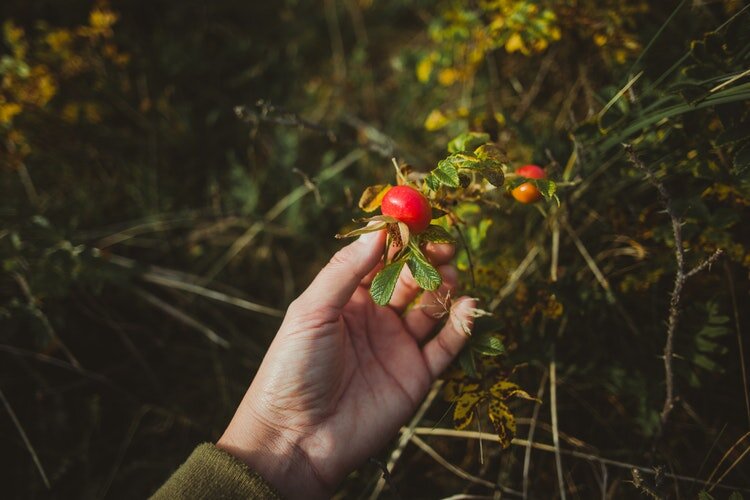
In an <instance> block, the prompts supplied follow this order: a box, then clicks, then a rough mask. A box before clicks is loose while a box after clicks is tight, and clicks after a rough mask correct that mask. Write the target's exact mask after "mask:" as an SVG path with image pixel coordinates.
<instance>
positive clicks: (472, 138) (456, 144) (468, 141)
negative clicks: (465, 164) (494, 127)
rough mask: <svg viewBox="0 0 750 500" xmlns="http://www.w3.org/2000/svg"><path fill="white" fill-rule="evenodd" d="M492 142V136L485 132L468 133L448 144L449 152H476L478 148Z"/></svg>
mask: <svg viewBox="0 0 750 500" xmlns="http://www.w3.org/2000/svg"><path fill="white" fill-rule="evenodd" d="M489 141H490V135H489V134H485V133H483V132H481V133H480V132H466V133H463V134H461V135H459V136H458V137H456V138H455V139H453V140H452V141H451V142H449V143H448V152H449V153H457V152H459V151H474V150H475V149H476V148H478V147H479V146H481V145H482V144H484V143H485V142H489Z"/></svg>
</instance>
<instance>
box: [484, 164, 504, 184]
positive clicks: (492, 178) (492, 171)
mask: <svg viewBox="0 0 750 500" xmlns="http://www.w3.org/2000/svg"><path fill="white" fill-rule="evenodd" d="M482 176H483V177H484V178H485V179H487V182H489V183H490V184H492V185H493V186H495V187H501V186H502V185H503V184H504V183H505V173H504V172H503V169H502V168H501V167H499V166H486V167H484V168H482Z"/></svg>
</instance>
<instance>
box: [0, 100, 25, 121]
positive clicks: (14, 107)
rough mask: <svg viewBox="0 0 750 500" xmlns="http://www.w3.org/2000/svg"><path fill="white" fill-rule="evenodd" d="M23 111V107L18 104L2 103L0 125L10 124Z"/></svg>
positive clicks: (0, 104) (0, 106) (0, 105)
mask: <svg viewBox="0 0 750 500" xmlns="http://www.w3.org/2000/svg"><path fill="white" fill-rule="evenodd" d="M21 110H22V108H21V105H20V104H18V103H15V102H9V103H0V124H3V125H4V124H6V123H10V122H11V121H12V120H13V117H14V116H16V115H17V114H19V113H20V112H21Z"/></svg>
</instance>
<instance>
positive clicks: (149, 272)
mask: <svg viewBox="0 0 750 500" xmlns="http://www.w3.org/2000/svg"><path fill="white" fill-rule="evenodd" d="M746 9H747V6H745V5H744V2H741V1H737V0H723V1H705V2H692V1H691V2H688V1H682V2H680V3H677V2H645V1H628V2H619V1H614V0H606V1H593V0H564V1H554V2H553V1H527V0H486V1H485V0H478V1H471V2H453V1H447V0H440V1H426V0H392V1H383V2H372V1H370V0H324V1H323V2H301V1H298V0H283V1H281V0H280V1H278V2H239V1H234V0H217V1H214V2H196V1H192V0H188V1H184V2H180V3H174V2H165V1H163V0H155V1H154V0H152V1H149V2H145V1H143V0H134V1H131V2H112V3H106V2H92V1H89V0H66V1H64V2H59V1H45V0H34V1H21V0H7V1H5V2H3V3H2V5H0V21H2V42H0V189H1V191H0V193H2V196H1V197H0V261H1V262H2V269H1V270H0V390H1V391H2V393H1V395H2V398H1V399H2V402H3V407H2V410H0V415H2V416H0V443H2V444H1V446H0V467H1V468H2V469H1V470H2V471H3V473H2V477H3V478H4V479H5V481H4V482H5V484H6V485H7V486H6V487H5V490H4V492H3V496H4V497H6V498H36V497H47V496H52V497H66V498H67V497H69V498H99V497H112V498H133V497H144V496H147V495H148V494H149V493H150V492H152V491H153V490H154V489H155V488H156V487H157V486H158V485H159V484H160V483H161V482H162V481H163V480H164V479H165V478H166V477H168V475H169V474H170V472H171V471H172V470H173V469H174V468H175V467H176V466H177V465H178V464H179V463H181V461H182V460H184V459H185V457H186V456H187V455H188V454H189V452H190V451H191V449H192V448H193V447H194V446H195V445H196V444H197V443H199V442H201V441H205V440H214V439H216V438H217V436H218V435H219V433H220V432H221V431H222V430H223V426H224V425H226V423H227V422H228V420H229V418H230V416H231V415H232V413H233V411H234V408H235V405H236V404H237V402H238V401H239V399H240V397H241V395H242V393H243V392H244V389H245V388H246V386H247V384H248V382H249V380H250V379H251V378H252V376H253V373H254V370H255V369H256V368H257V366H258V364H259V362H260V360H261V359H262V356H263V353H264V351H265V348H266V347H267V345H268V343H269V342H270V340H271V339H272V337H273V335H274V333H275V330H276V328H277V327H278V324H279V321H280V320H279V317H280V315H282V314H283V311H284V309H285V307H286V305H287V304H288V303H289V302H290V301H291V300H292V298H293V297H295V296H296V294H298V293H299V292H300V291H301V290H302V289H303V288H304V287H305V285H306V284H307V283H308V282H309V280H310V279H311V277H312V276H313V275H314V274H315V273H316V271H317V270H318V269H319V268H320V266H322V265H323V264H324V263H325V262H326V260H327V259H328V257H329V256H330V255H331V253H332V252H333V251H334V250H335V248H336V247H337V246H338V242H337V241H335V240H334V239H333V237H332V236H333V235H334V234H335V233H336V232H338V231H339V230H340V229H341V228H342V227H345V226H347V225H348V224H349V223H350V222H351V219H352V217H356V216H358V214H359V211H358V209H357V206H356V201H357V199H358V196H359V193H360V192H361V190H362V189H363V188H364V187H365V186H367V185H371V184H376V183H382V182H388V181H390V180H391V179H392V175H393V171H392V167H391V166H390V158H391V157H397V158H399V159H401V160H403V161H406V162H408V163H410V164H412V165H413V166H414V167H415V168H417V169H419V170H428V169H430V168H433V167H434V165H435V163H436V162H437V160H439V159H440V158H442V157H444V155H445V146H446V144H447V142H448V141H449V140H450V139H451V138H452V137H453V136H454V135H456V134H458V133H461V132H465V131H467V130H474V131H482V132H486V133H488V134H490V136H491V138H492V139H493V140H494V141H496V142H498V143H499V144H500V145H501V146H502V147H503V148H504V149H506V150H507V153H508V156H509V158H510V165H511V167H516V166H520V165H522V164H525V163H532V162H533V163H536V164H539V165H542V166H544V167H545V169H546V171H547V173H548V175H549V176H550V177H551V178H552V179H554V180H555V181H557V183H558V192H557V195H558V197H559V199H560V205H559V206H558V205H557V204H556V203H554V202H552V203H541V204H538V205H535V206H523V205H519V204H517V203H514V202H513V201H512V200H511V199H510V198H508V197H507V196H505V195H504V194H503V193H502V190H498V191H496V192H495V193H494V194H493V195H492V196H490V197H489V198H487V199H485V200H484V201H483V202H480V203H463V204H460V205H459V206H457V207H456V211H457V213H459V214H460V215H461V217H462V219H463V220H464V221H466V222H467V226H466V227H465V235H464V239H465V240H466V245H465V247H466V248H465V249H462V250H461V251H460V252H459V255H458V263H459V265H460V267H461V269H462V271H463V276H464V279H463V282H464V284H465V287H466V289H467V290H468V291H469V292H470V293H473V294H475V295H476V296H478V297H481V298H482V299H483V303H484V304H485V308H487V309H489V310H490V311H491V312H493V313H494V315H493V317H492V318H488V319H484V320H483V321H482V322H480V324H478V329H480V330H482V331H492V332H497V333H499V334H501V335H502V337H503V339H504V345H505V350H506V354H505V356H504V358H503V360H504V363H505V365H506V366H507V367H513V366H516V367H517V369H516V370H515V372H514V374H513V375H512V378H513V380H514V381H515V382H517V383H518V384H519V385H520V386H521V387H524V388H525V389H526V390H527V391H528V392H529V393H531V394H532V395H533V394H540V400H541V403H539V404H535V403H534V402H529V401H523V400H518V401H513V402H512V403H511V404H510V407H511V409H512V410H513V412H514V413H515V415H516V418H517V420H518V433H517V437H519V438H523V439H525V438H527V436H528V434H529V431H530V429H536V431H535V437H534V440H535V441H538V442H541V443H552V434H551V431H550V429H551V427H550V424H549V423H548V422H551V416H552V414H554V415H556V420H557V422H558V425H559V430H560V432H559V438H560V440H561V441H562V443H561V446H562V447H563V448H566V449H573V450H576V451H577V452H579V453H583V454H586V455H588V456H593V457H606V458H609V459H613V460H616V461H618V463H619V465H616V464H612V463H609V464H608V465H606V466H604V465H602V464H601V463H600V462H597V461H596V460H593V459H585V458H581V457H580V456H579V457H573V456H570V455H562V459H561V462H560V464H559V465H556V462H555V456H554V454H552V453H549V452H547V451H534V453H533V454H532V455H530V456H529V455H526V454H525V452H526V449H525V448H524V447H523V446H518V445H516V446H511V447H510V448H509V449H508V450H505V451H503V450H501V449H500V448H499V447H498V446H496V445H495V444H494V443H484V446H481V444H480V442H479V441H477V440H476V439H470V438H467V437H463V438H460V439H456V438H445V437H443V438H441V437H435V436H433V437H430V436H425V435H422V436H421V439H422V440H423V441H421V443H422V444H426V445H427V446H428V447H431V449H432V450H433V451H434V452H435V453H437V454H439V455H440V456H442V457H443V458H444V459H445V460H447V461H449V462H450V463H452V464H454V465H455V466H457V467H460V468H462V469H465V470H466V471H468V472H470V473H471V474H472V475H474V476H476V477H481V478H483V479H484V480H488V481H490V482H491V483H496V484H502V485H503V487H504V488H506V489H507V488H510V489H511V490H513V491H511V492H508V491H506V494H508V495H510V496H517V495H516V493H517V492H521V491H526V490H527V489H528V492H527V493H528V494H529V495H530V496H531V497H535V498H553V497H559V496H561V495H562V493H561V492H560V488H559V485H560V484H562V485H563V486H564V495H565V496H566V497H571V498H593V497H597V496H606V497H608V498H635V497H637V496H639V495H645V496H649V495H652V494H656V495H659V496H666V497H672V498H676V497H684V498H694V497H695V496H697V495H698V493H699V491H701V490H704V493H703V495H704V498H710V495H717V498H725V497H726V496H728V495H729V493H728V491H727V490H720V489H712V488H711V487H710V486H701V485H700V484H696V483H694V482H690V481H687V480H681V481H676V480H674V479H673V478H671V476H670V474H679V475H683V476H688V477H690V478H697V479H700V480H707V479H711V480H712V481H716V480H718V479H720V480H721V483H722V484H721V485H720V487H721V486H726V485H731V486H732V487H733V489H735V490H743V491H745V495H748V493H747V491H750V477H748V476H749V474H748V471H750V468H748V467H747V461H745V462H742V459H743V458H744V455H743V453H746V452H747V450H748V449H750V440H749V439H748V437H747V435H746V434H745V433H746V432H747V431H748V430H749V429H748V426H750V405H749V404H748V389H747V375H746V372H745V363H744V360H746V359H747V355H748V352H747V349H748V347H747V345H748V343H750V340H748V339H747V336H746V335H745V336H744V337H743V335H742V332H743V331H744V332H746V331H747V324H748V321H750V318H749V317H748V311H750V307H748V306H749V305H750V304H749V302H748V292H750V289H749V287H748V271H749V270H750V253H749V252H750V240H749V239H748V235H749V233H748V232H747V230H746V228H745V227H744V224H743V220H747V217H748V215H749V214H748V206H750V172H749V170H750V169H749V168H748V167H750V126H749V125H748V113H749V112H750V104H749V103H750V80H749V75H748V67H750V23H749V22H748V15H750V14H748V12H747V10H746ZM626 142H627V143H630V144H632V145H633V146H634V148H635V151H636V153H637V155H638V156H639V157H640V158H641V159H642V160H643V162H644V163H645V164H646V165H647V166H648V168H649V169H651V170H652V171H653V172H654V174H655V176H656V178H657V179H659V181H660V182H662V183H663V185H664V186H665V187H666V189H667V191H668V192H669V193H670V197H671V201H672V205H673V207H674V211H675V213H676V214H677V216H678V217H679V219H680V220H681V222H682V225H681V231H682V236H683V240H684V241H683V247H684V250H685V255H686V265H687V267H688V269H690V268H692V267H693V266H695V265H697V264H698V263H699V262H702V261H703V260H704V259H706V258H707V257H708V256H710V255H711V254H712V252H714V251H715V250H716V249H718V248H721V249H723V250H724V252H725V254H724V256H723V257H721V258H720V259H719V260H718V261H717V262H716V263H715V264H714V265H713V266H711V268H710V269H707V270H705V271H703V272H701V273H698V274H696V275H695V276H693V277H691V278H690V280H689V281H688V282H687V283H686V287H685V288H684V290H683V292H682V301H681V304H680V310H681V320H680V322H679V324H678V327H677V330H676V333H675V357H674V361H673V364H674V369H675V373H676V376H675V381H674V387H675V391H676V394H677V400H676V405H675V408H674V410H673V411H672V412H671V414H670V416H669V421H668V423H667V425H666V426H664V427H663V428H662V426H661V425H660V423H659V414H660V411H661V409H662V405H663V404H664V393H665V374H664V366H663V358H662V355H663V349H664V345H665V342H666V331H667V328H666V323H667V315H668V309H669V301H670V293H671V292H672V288H673V283H674V277H675V272H676V269H677V264H676V262H675V254H674V237H673V233H672V228H671V226H670V220H669V217H668V216H667V215H666V214H665V213H664V205H663V203H662V201H660V199H659V197H658V195H657V191H656V189H655V188H654V186H653V185H652V184H650V183H649V182H648V181H647V180H646V176H645V175H644V172H642V171H640V170H639V169H637V168H635V167H634V165H633V164H632V163H631V162H630V161H628V158H627V156H626V155H625V153H624V150H623V148H622V145H621V144H622V143H626ZM467 249H468V250H467ZM743 341H744V347H743ZM551 362H553V363H551ZM551 368H554V371H551ZM550 375H554V376H555V379H556V388H557V391H556V399H555V405H554V406H553V405H552V404H551V401H550V398H549V392H550V388H549V386H548V382H549V380H550ZM546 384H547V385H546ZM545 387H546V389H544V388H545ZM448 409H449V404H448V403H438V402H436V403H434V404H432V405H431V406H430V408H429V409H428V410H427V412H426V414H425V416H424V418H423V420H422V423H421V424H420V425H422V426H426V427H432V426H439V427H449V423H447V422H446V421H445V418H444V415H445V413H446V410H448ZM477 423H480V424H481V426H482V427H481V428H484V429H489V428H490V426H489V424H488V423H487V422H484V421H483V418H482V419H477ZM19 428H22V429H23V430H24V431H25V433H26V437H27V438H28V443H27V442H26V441H25V439H24V437H23V436H22V434H21V432H20V431H19ZM743 436H744V437H743ZM29 444H30V445H31V446H32V447H33V449H34V450H35V453H36V455H37V459H38V462H39V465H40V467H37V466H36V465H35V462H34V460H33V459H32V456H31V454H30V452H29ZM733 445H734V446H733ZM385 457H387V450H384V454H383V456H382V457H379V458H383V459H385ZM529 457H530V458H529ZM525 462H526V464H525ZM623 464H624V465H623ZM627 464H637V465H638V466H641V467H644V468H645V472H642V475H643V477H642V478H641V480H639V479H638V478H636V477H634V476H633V475H632V473H631V470H630V469H631V467H629V466H628V465H627ZM40 468H41V470H42V471H43V472H42V473H40ZM654 471H656V473H655V474H654ZM725 472H727V473H726V474H725ZM43 476H44V477H43ZM379 476H380V471H379V469H378V468H377V467H375V466H374V465H372V464H367V465H365V466H363V467H362V468H361V469H359V470H358V471H357V472H355V473H354V474H352V476H351V477H350V478H349V479H348V480H347V481H346V482H345V483H344V484H343V485H342V486H341V489H340V492H339V496H340V497H342V498H366V497H369V496H370V495H371V492H372V491H373V488H375V484H376V482H377V481H378V478H379ZM639 477H640V476H639ZM45 483H48V484H49V489H48V487H47V486H45ZM393 484H394V485H395V486H396V488H397V489H398V490H399V494H400V495H401V496H402V497H403V498H437V497H441V496H450V495H453V494H462V493H468V494H478V495H489V497H492V496H493V494H498V493H499V490H498V491H497V492H494V493H493V490H492V488H488V486H487V485H486V484H482V483H481V481H479V482H477V481H470V480H467V479H466V478H465V477H464V478H461V477H458V476H456V475H454V474H446V471H445V469H444V468H443V466H442V465H441V464H440V463H438V462H436V461H435V460H434V459H433V457H432V456H431V455H430V454H426V453H425V451H424V447H417V446H409V447H407V448H406V449H405V452H404V454H403V455H402V456H401V458H400V460H399V461H398V463H397V465H396V467H395V468H394V470H393ZM709 491H711V493H710V494H709V493H708V492H709ZM514 492H516V493H514ZM392 494H393V493H392V492H390V491H388V489H386V490H385V491H384V492H383V494H382V495H383V496H389V495H392ZM705 495H708V496H705ZM496 497H497V496H496ZM734 498H738V497H736V496H735V497H734Z"/></svg>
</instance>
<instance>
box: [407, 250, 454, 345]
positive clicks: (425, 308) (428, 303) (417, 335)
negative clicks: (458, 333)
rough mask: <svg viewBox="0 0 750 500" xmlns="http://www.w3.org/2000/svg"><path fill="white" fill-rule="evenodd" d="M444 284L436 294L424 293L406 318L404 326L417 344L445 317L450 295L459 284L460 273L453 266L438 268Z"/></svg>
mask: <svg viewBox="0 0 750 500" xmlns="http://www.w3.org/2000/svg"><path fill="white" fill-rule="evenodd" d="M438 271H440V275H441V276H442V277H443V284H442V285H440V288H438V289H437V290H435V291H434V292H424V293H423V294H422V296H421V297H420V298H419V300H418V301H417V303H416V304H414V307H412V308H411V309H410V310H409V311H408V312H407V313H406V315H405V316H404V325H405V326H406V329H407V330H408V331H409V333H411V335H412V337H414V339H415V340H416V341H417V342H421V341H423V340H424V339H425V338H427V336H428V335H429V334H430V332H432V330H433V329H434V328H435V326H437V324H438V323H439V322H440V319H441V318H443V317H444V316H445V313H446V305H445V302H446V300H448V294H449V293H450V291H451V290H453V289H454V288H455V287H456V285H457V284H458V271H456V268H455V267H453V266H452V265H444V266H440V267H439V268H438Z"/></svg>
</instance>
